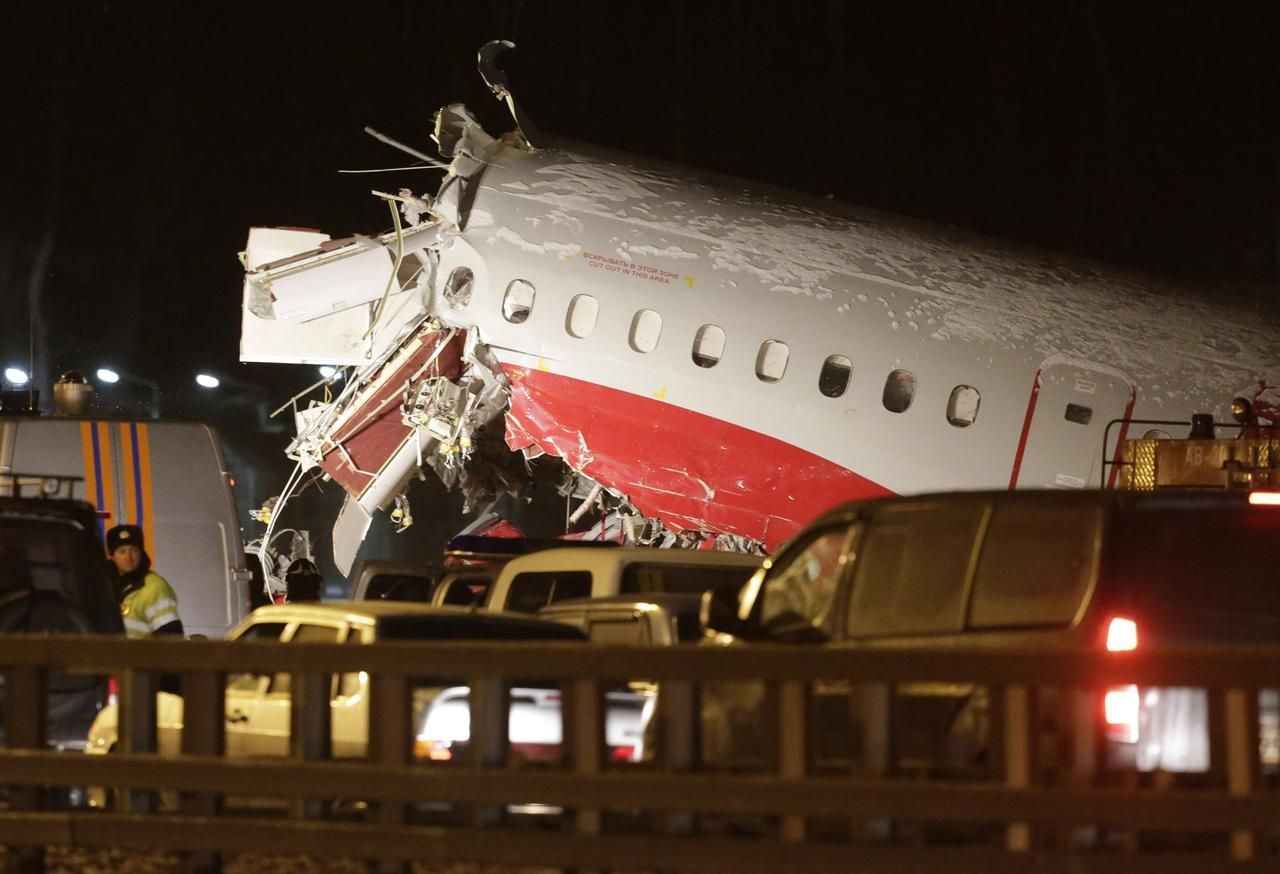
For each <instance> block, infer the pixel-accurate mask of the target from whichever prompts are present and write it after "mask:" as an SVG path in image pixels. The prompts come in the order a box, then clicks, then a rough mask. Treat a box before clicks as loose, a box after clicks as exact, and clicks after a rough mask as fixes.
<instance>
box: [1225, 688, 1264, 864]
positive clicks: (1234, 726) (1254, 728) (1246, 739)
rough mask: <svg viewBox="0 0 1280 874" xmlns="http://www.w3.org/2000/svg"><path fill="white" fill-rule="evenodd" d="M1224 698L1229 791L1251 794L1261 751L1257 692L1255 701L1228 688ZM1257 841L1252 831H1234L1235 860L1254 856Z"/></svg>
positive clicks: (1245, 694)
mask: <svg viewBox="0 0 1280 874" xmlns="http://www.w3.org/2000/svg"><path fill="white" fill-rule="evenodd" d="M1223 697H1224V699H1225V700H1224V709H1225V711H1226V745H1227V792H1228V794H1230V795H1248V794H1249V793H1250V792H1251V791H1252V790H1253V784H1254V767H1255V760H1256V757H1257V753H1258V712H1257V700H1258V699H1257V694H1256V693H1254V694H1253V696H1252V702H1251V700H1250V692H1249V691H1248V690H1245V689H1228V690H1226V693H1225V695H1224V696H1223ZM1251 704H1252V706H1251ZM1256 844H1257V838H1256V836H1255V835H1254V833H1253V832H1252V831H1249V830H1247V829H1237V830H1235V831H1233V832H1231V859H1232V861H1236V862H1242V861H1247V860H1249V859H1252V858H1253V857H1254V854H1255V852H1256Z"/></svg>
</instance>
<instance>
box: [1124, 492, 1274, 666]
mask: <svg viewBox="0 0 1280 874" xmlns="http://www.w3.org/2000/svg"><path fill="white" fill-rule="evenodd" d="M1119 515H1120V516H1121V518H1119V519H1117V520H1116V529H1115V532H1114V536H1113V538H1111V539H1109V542H1108V547H1107V549H1106V556H1105V558H1104V565H1103V567H1104V571H1103V572H1104V574H1105V577H1104V579H1105V580H1106V581H1107V582H1108V583H1109V584H1110V585H1109V588H1111V589H1112V590H1113V591H1114V592H1115V593H1116V597H1117V599H1118V600H1119V601H1120V602H1121V604H1122V609H1124V608H1129V609H1132V610H1133V611H1134V613H1135V615H1134V616H1133V617H1131V618H1133V619H1134V621H1136V622H1137V623H1138V628H1139V634H1140V636H1141V637H1142V639H1147V640H1150V639H1152V638H1153V637H1154V638H1157V639H1161V640H1166V641H1169V642H1174V643H1197V642H1205V643H1208V642H1214V641H1223V642H1232V643H1280V583H1278V582H1277V580H1276V570H1275V560H1276V555H1277V554H1280V510H1278V509H1277V508H1272V507H1252V506H1229V507H1227V506H1217V507H1196V508H1195V509H1194V510H1188V509H1187V508H1185V507H1182V508H1180V507H1177V506H1171V507H1169V508H1167V509H1165V508H1161V509H1158V510H1147V511H1143V512H1140V513H1128V514H1119Z"/></svg>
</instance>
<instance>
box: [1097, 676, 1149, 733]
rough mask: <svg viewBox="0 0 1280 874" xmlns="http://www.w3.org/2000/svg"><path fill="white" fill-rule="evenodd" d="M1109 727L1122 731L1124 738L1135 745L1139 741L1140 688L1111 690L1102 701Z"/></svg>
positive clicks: (1129, 687) (1130, 687)
mask: <svg viewBox="0 0 1280 874" xmlns="http://www.w3.org/2000/svg"><path fill="white" fill-rule="evenodd" d="M1102 707H1103V713H1104V714H1105V716H1106V720H1107V725H1110V726H1113V727H1115V728H1119V729H1122V734H1123V735H1124V736H1123V737H1122V738H1117V739H1118V740H1126V741H1129V742H1130V743H1133V742H1134V741H1136V740H1137V739H1138V715H1139V710H1140V708H1139V706H1138V687H1137V686H1120V687H1118V688H1115V689H1110V690H1108V692H1107V695H1106V697H1105V698H1103V699H1102Z"/></svg>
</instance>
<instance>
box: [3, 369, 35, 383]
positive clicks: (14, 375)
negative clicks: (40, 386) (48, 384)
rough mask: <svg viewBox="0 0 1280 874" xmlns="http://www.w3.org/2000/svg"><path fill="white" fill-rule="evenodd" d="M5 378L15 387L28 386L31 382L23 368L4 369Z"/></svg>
mask: <svg viewBox="0 0 1280 874" xmlns="http://www.w3.org/2000/svg"><path fill="white" fill-rule="evenodd" d="M4 378H5V379H6V380H8V381H9V382H10V383H12V384H13V385H19V386H21V385H26V384H27V383H28V382H30V381H31V377H30V376H29V375H28V374H27V372H26V371H25V370H23V369H22V368H21V367H6V368H5V369H4Z"/></svg>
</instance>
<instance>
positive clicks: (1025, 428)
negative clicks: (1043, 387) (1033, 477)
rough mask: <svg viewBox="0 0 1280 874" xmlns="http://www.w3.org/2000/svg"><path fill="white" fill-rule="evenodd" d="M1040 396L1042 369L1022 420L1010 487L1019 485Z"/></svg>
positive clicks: (1037, 373)
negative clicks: (1023, 459) (1019, 476)
mask: <svg viewBox="0 0 1280 874" xmlns="http://www.w3.org/2000/svg"><path fill="white" fill-rule="evenodd" d="M1039 397H1040V371H1039V370H1037V371H1036V378H1035V381H1033V382H1032V383H1031V398H1030V400H1028V401H1027V415H1026V417H1025V418H1023V420H1022V434H1021V435H1020V436H1019V437H1018V451H1017V452H1016V453H1014V456H1013V470H1012V471H1010V473H1009V488H1011V489H1012V488H1015V487H1016V486H1017V485H1018V474H1019V473H1021V471H1022V453H1024V452H1026V451H1027V435H1028V434H1029V433H1031V419H1032V417H1034V416H1035V414H1036V401H1037V400H1038V399H1039Z"/></svg>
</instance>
